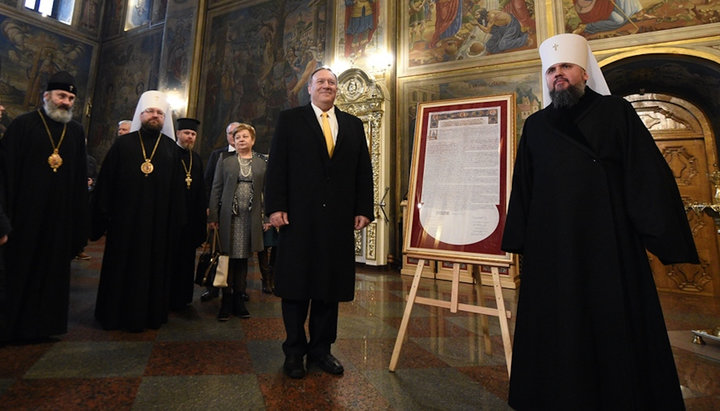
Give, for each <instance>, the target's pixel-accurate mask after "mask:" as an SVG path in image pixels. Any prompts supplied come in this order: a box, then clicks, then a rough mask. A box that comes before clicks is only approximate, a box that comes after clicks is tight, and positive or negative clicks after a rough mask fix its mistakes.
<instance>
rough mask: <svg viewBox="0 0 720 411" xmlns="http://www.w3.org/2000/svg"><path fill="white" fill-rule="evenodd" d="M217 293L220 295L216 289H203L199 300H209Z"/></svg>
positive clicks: (215, 296) (216, 295)
mask: <svg viewBox="0 0 720 411" xmlns="http://www.w3.org/2000/svg"><path fill="white" fill-rule="evenodd" d="M218 295H220V293H219V292H218V291H210V290H205V291H203V293H202V294H200V301H201V302H208V301H210V300H212V299H215V298H217V297H218Z"/></svg>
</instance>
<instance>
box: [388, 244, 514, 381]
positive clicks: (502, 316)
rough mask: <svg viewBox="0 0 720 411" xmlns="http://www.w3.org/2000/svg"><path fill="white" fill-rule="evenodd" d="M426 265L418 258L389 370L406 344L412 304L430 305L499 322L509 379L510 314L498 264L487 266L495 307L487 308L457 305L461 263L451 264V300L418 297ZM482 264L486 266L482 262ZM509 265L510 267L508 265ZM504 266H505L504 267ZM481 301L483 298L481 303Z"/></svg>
mask: <svg viewBox="0 0 720 411" xmlns="http://www.w3.org/2000/svg"><path fill="white" fill-rule="evenodd" d="M424 264H425V259H424V258H420V259H419V261H418V264H417V269H416V270H415V276H414V277H413V282H412V286H411V287H410V293H409V294H408V300H407V304H406V305H405V313H404V314H403V318H402V322H401V323H400V329H399V330H398V335H397V339H396V340H395V348H394V349H393V353H392V357H391V358H390V367H389V368H390V371H395V367H396V366H397V362H398V359H399V357H400V350H402V344H403V342H404V341H405V332H406V331H407V326H408V322H409V321H410V314H411V313H412V309H413V305H414V304H415V303H418V304H423V305H430V306H433V307H441V308H449V309H450V312H452V313H456V312H458V311H466V312H472V313H477V314H482V315H484V316H485V315H490V316H493V317H497V318H498V320H499V321H500V333H501V335H502V340H503V347H504V349H505V362H506V364H507V370H508V376H509V375H510V366H511V363H512V342H511V340H510V329H509V327H508V321H507V320H508V318H510V316H511V313H510V311H507V310H505V299H504V298H503V295H502V287H501V286H500V273H499V270H498V265H496V264H498V263H492V264H487V265H491V272H492V280H493V290H494V291H495V301H496V303H497V308H488V307H482V306H478V305H471V304H463V303H459V302H458V288H459V283H460V263H459V262H455V263H453V277H452V289H451V294H450V301H447V300H438V299H434V298H427V297H418V296H417V291H418V285H419V284H420V278H421V277H422V269H423V266H424ZM484 264H485V263H484ZM508 265H509V264H508ZM504 266H505V265H504ZM476 286H477V287H482V282H481V281H480V278H479V276H478V278H477V279H476ZM480 301H481V302H482V299H481V300H480ZM486 323H487V322H486V320H483V325H484V326H486ZM485 343H486V350H487V348H488V343H489V341H488V340H487V336H486V341H485Z"/></svg>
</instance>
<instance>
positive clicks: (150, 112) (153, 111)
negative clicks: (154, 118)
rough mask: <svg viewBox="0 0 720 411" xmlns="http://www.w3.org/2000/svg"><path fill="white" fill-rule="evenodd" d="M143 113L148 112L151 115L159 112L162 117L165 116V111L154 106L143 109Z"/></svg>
mask: <svg viewBox="0 0 720 411" xmlns="http://www.w3.org/2000/svg"><path fill="white" fill-rule="evenodd" d="M143 113H148V114H150V115H153V114H157V115H158V116H160V117H165V112H164V111H162V110H158V109H154V108H146V109H145V110H143Z"/></svg>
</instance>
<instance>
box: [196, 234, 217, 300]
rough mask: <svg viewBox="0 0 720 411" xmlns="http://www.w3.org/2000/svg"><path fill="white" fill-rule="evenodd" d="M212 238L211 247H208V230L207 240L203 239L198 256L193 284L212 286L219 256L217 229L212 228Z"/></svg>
mask: <svg viewBox="0 0 720 411" xmlns="http://www.w3.org/2000/svg"><path fill="white" fill-rule="evenodd" d="M212 232H213V239H212V247H210V244H209V240H210V232H208V238H207V240H208V241H205V245H204V246H203V252H202V254H200V257H198V263H197V267H196V268H195V284H197V285H201V286H212V284H213V280H214V279H215V270H216V269H217V265H218V260H219V258H220V247H216V245H217V242H218V233H217V230H212Z"/></svg>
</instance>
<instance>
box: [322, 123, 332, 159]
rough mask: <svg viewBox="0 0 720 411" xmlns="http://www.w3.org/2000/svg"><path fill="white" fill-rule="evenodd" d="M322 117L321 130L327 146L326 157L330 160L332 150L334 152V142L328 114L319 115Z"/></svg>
mask: <svg viewBox="0 0 720 411" xmlns="http://www.w3.org/2000/svg"><path fill="white" fill-rule="evenodd" d="M320 117H322V130H323V134H324V135H325V144H327V150H328V155H329V156H330V157H331V158H332V155H333V150H335V141H334V140H333V135H332V130H331V129H330V120H328V117H329V116H328V113H322V114H320Z"/></svg>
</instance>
